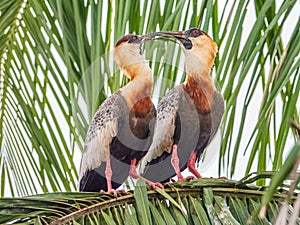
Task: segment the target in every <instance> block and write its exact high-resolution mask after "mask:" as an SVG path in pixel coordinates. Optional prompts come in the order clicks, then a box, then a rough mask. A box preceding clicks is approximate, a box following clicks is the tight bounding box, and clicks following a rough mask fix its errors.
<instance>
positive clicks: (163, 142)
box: [140, 86, 182, 173]
mask: <svg viewBox="0 0 300 225" xmlns="http://www.w3.org/2000/svg"><path fill="white" fill-rule="evenodd" d="M181 91H182V90H181V87H180V86H178V87H176V88H173V89H172V90H170V91H169V92H168V94H167V95H166V96H165V97H163V98H162V100H161V101H160V102H159V104H158V107H157V119H156V124H155V128H154V135H153V140H152V144H151V146H150V148H149V151H148V152H147V154H146V155H145V157H144V158H143V160H142V162H141V168H140V173H143V171H144V169H145V166H146V165H147V163H148V162H150V161H152V160H153V159H156V158H157V157H159V156H161V155H162V154H163V152H164V151H166V152H171V150H172V146H173V142H174V140H173V136H174V132H175V122H176V117H177V110H178V107H179V99H180V93H181Z"/></svg>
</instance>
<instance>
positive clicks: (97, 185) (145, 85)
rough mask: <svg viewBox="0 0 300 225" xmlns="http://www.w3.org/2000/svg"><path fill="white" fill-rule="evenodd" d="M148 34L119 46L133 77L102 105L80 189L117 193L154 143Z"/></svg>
mask: <svg viewBox="0 0 300 225" xmlns="http://www.w3.org/2000/svg"><path fill="white" fill-rule="evenodd" d="M143 39H144V36H137V35H132V34H129V35H126V36H124V37H122V38H121V39H120V40H119V41H118V42H117V43H116V45H115V48H114V57H115V61H116V62H117V64H118V66H119V67H120V69H121V70H122V71H123V73H124V74H125V75H126V76H127V77H128V78H129V79H130V81H129V83H128V84H127V85H125V86H124V87H122V88H121V89H120V90H118V91H117V92H115V93H114V94H113V95H111V96H110V97H108V98H107V99H106V100H105V101H104V102H103V103H102V104H101V105H100V107H99V109H98V111H97V112H96V113H95V115H94V117H93V119H92V121H91V123H90V126H89V129H88V132H87V135H86V139H85V144H84V150H83V153H82V159H81V165H80V171H79V191H89V192H99V191H101V190H103V191H106V192H113V193H114V194H115V195H116V191H115V189H117V188H118V187H119V186H121V184H122V183H123V182H124V181H125V180H126V179H127V177H128V175H129V173H132V174H131V175H133V176H135V175H136V173H135V171H134V169H135V166H136V164H137V162H138V161H139V160H140V159H141V158H142V157H143V156H144V155H145V154H146V151H147V150H148V148H149V146H150V144H151V141H152V136H153V127H154V121H155V118H156V109H155V107H154V105H153V103H152V101H151V98H150V96H151V90H152V82H153V81H152V72H151V69H150V67H149V66H148V63H147V61H146V60H145V58H144V56H143V55H142V54H141V51H140V44H141V41H142V40H143ZM130 165H131V167H130ZM130 168H131V169H130Z"/></svg>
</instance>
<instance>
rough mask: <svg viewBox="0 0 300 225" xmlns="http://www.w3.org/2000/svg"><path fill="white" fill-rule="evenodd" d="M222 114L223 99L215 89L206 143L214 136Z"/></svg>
mask: <svg viewBox="0 0 300 225" xmlns="http://www.w3.org/2000/svg"><path fill="white" fill-rule="evenodd" d="M223 114H224V100H223V97H222V95H221V94H220V93H219V92H217V91H216V92H215V96H214V104H213V106H212V108H211V117H212V118H211V121H212V124H211V133H210V134H211V135H210V139H209V141H208V143H210V142H211V141H212V140H213V138H214V137H215V135H216V133H217V131H218V128H219V126H220V123H221V120H222V117H223Z"/></svg>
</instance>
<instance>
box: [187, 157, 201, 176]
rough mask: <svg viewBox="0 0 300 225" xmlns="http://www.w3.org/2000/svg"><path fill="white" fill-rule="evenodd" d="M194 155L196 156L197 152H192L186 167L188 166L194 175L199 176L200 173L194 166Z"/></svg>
mask: <svg viewBox="0 0 300 225" xmlns="http://www.w3.org/2000/svg"><path fill="white" fill-rule="evenodd" d="M196 156H197V153H196V152H193V153H192V155H191V157H190V159H189V161H188V164H187V167H188V168H189V170H190V172H191V173H192V174H194V175H195V177H197V178H201V175H200V173H199V172H198V171H197V170H196V168H195V163H196Z"/></svg>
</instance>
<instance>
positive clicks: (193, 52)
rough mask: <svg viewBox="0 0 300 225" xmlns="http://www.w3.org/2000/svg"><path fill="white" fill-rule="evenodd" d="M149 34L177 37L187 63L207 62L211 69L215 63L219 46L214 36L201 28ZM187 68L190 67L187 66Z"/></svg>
mask: <svg viewBox="0 0 300 225" xmlns="http://www.w3.org/2000/svg"><path fill="white" fill-rule="evenodd" d="M148 36H152V37H159V36H160V37H167V38H176V39H177V40H178V41H179V43H180V45H181V48H182V49H183V51H184V54H185V56H186V63H190V64H193V65H194V67H195V65H197V64H199V62H200V64H205V66H207V67H208V68H209V69H211V68H212V67H213V65H214V59H215V57H216V54H217V51H218V47H217V45H216V43H215V42H214V41H213V40H212V38H211V37H209V36H208V34H206V33H205V32H204V31H202V30H200V29H199V28H192V29H189V30H186V31H184V32H182V31H166V32H154V33H151V34H148ZM158 39H159V38H158ZM202 66H203V65H202ZM187 68H190V67H188V66H187Z"/></svg>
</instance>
